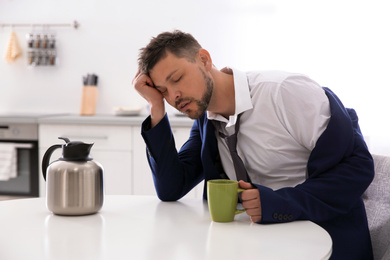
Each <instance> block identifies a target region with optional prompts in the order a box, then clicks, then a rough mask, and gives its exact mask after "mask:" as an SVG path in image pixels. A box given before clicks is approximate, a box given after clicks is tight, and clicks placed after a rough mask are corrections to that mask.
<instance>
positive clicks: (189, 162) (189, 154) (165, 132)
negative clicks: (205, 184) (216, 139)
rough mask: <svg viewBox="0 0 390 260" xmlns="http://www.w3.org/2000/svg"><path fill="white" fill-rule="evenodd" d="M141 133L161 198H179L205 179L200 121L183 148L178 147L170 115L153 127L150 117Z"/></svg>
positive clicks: (166, 199) (144, 123)
mask: <svg viewBox="0 0 390 260" xmlns="http://www.w3.org/2000/svg"><path fill="white" fill-rule="evenodd" d="M141 134H142V137H143V138H144V140H145V143H146V150H147V158H148V162H149V165H150V168H151V170H152V174H153V180H154V185H155V188H156V192H157V196H158V197H159V198H160V199H161V200H163V201H174V200H178V199H180V198H181V197H183V196H184V195H186V194H187V193H188V192H189V191H190V190H191V189H192V188H193V187H195V186H196V185H197V184H198V183H199V182H201V181H202V179H203V172H202V163H201V159H200V151H201V145H202V141H201V138H200V134H199V128H198V121H195V122H194V125H193V127H192V129H191V132H190V138H189V139H188V141H187V142H186V143H185V144H184V145H183V147H182V148H181V150H180V152H177V150H176V147H175V140H174V137H173V134H172V131H171V127H170V124H169V120H168V116H167V115H165V117H164V118H163V119H162V120H161V121H160V122H159V123H158V124H157V125H156V126H154V127H153V128H152V129H150V117H148V118H147V119H146V120H145V121H144V122H143V124H142V130H141Z"/></svg>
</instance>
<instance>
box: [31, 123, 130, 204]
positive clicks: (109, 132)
mask: <svg viewBox="0 0 390 260" xmlns="http://www.w3.org/2000/svg"><path fill="white" fill-rule="evenodd" d="M132 135H133V129H132V126H107V125H80V124H77V125H63V124H40V126H39V147H40V148H39V153H40V162H42V158H43V154H44V153H45V151H46V150H47V149H48V148H49V147H50V146H51V145H54V144H64V143H65V142H64V141H63V140H60V139H58V137H59V136H64V137H67V138H69V139H70V140H71V141H83V142H86V143H94V145H93V146H92V149H91V154H90V156H91V157H92V158H93V159H94V160H95V161H97V162H99V163H101V164H102V166H103V168H104V189H105V194H107V195H117V194H124V195H125V194H133V180H132V164H133V152H132V150H133V144H132ZM59 157H61V149H57V150H56V151H55V153H53V154H52V156H51V161H54V160H56V159H58V158H59ZM40 195H41V196H44V195H45V184H44V180H43V177H41V179H40Z"/></svg>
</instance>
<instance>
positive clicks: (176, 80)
mask: <svg viewBox="0 0 390 260" xmlns="http://www.w3.org/2000/svg"><path fill="white" fill-rule="evenodd" d="M181 77H182V76H180V77H179V78H177V79H175V80H173V82H175V83H176V82H179V81H180V80H181Z"/></svg>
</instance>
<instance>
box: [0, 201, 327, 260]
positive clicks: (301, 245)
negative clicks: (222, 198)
mask: <svg viewBox="0 0 390 260" xmlns="http://www.w3.org/2000/svg"><path fill="white" fill-rule="evenodd" d="M331 253H332V240H331V238H330V236H329V234H328V233H327V232H326V231H325V230H324V229H322V228H321V227H319V226H318V225H316V224H314V223H312V222H310V221H296V222H292V223H285V224H268V225H259V224H254V223H251V221H250V218H249V216H248V215H246V213H243V214H240V215H237V216H236V217H235V221H233V222H230V223H216V222H213V221H212V220H211V217H210V215H209V211H208V208H207V202H205V201H202V200H199V199H182V200H180V201H177V202H162V201H160V200H159V199H158V198H157V197H154V196H106V197H105V202H104V205H103V208H102V209H101V211H100V212H98V213H97V214H94V215H88V216H75V217H74V216H73V217H69V216H57V215H54V214H52V213H51V212H50V211H49V210H48V209H47V208H46V201H45V198H34V199H20V200H11V201H1V202H0V259H5V260H7V259H10V260H18V259H23V260H25V259H29V260H33V259H39V260H43V259H55V260H57V259H64V260H65V259H66V260H69V259H72V260H77V259H80V260H81V259H82V260H87V259H93V260H98V259H110V260H112V259H115V260H121V259H137V260H139V259H153V260H154V259H159V260H160V259H169V260H174V259H180V260H183V259H185V260H191V259H196V260H198V259H201V260H203V259H213V260H214V259H249V260H250V259H267V260H268V259H290V260H293V259H299V260H304V259H308V260H315V259H328V258H329V257H330V255H331Z"/></svg>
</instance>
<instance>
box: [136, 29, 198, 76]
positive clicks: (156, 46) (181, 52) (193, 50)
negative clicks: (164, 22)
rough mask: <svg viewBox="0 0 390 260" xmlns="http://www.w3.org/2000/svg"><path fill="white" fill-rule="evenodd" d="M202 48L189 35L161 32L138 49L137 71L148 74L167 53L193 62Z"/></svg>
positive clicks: (178, 32)
mask: <svg viewBox="0 0 390 260" xmlns="http://www.w3.org/2000/svg"><path fill="white" fill-rule="evenodd" d="M201 48H202V46H200V44H199V43H198V41H197V40H196V39H195V38H194V37H193V36H192V35H191V34H189V33H184V32H182V31H179V30H175V31H173V32H163V33H160V34H159V35H157V36H156V37H153V38H152V40H151V41H150V42H149V44H148V45H147V46H146V47H145V48H141V49H140V54H139V57H138V69H139V70H140V72H141V73H145V74H149V71H150V70H151V69H153V67H154V66H155V65H156V63H157V62H159V61H160V60H161V59H163V58H165V57H166V56H167V51H169V52H170V53H172V54H173V55H175V56H176V57H178V58H186V59H187V60H188V61H190V62H195V57H196V54H197V53H198V51H199V50H200V49H201Z"/></svg>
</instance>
